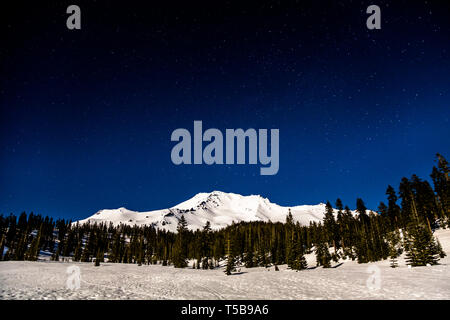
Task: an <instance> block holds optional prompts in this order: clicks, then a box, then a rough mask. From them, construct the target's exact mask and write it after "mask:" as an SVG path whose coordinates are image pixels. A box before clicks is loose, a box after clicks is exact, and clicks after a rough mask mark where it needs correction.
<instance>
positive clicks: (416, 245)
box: [406, 224, 439, 267]
mask: <svg viewBox="0 0 450 320" xmlns="http://www.w3.org/2000/svg"><path fill="white" fill-rule="evenodd" d="M407 232H408V239H407V242H408V244H407V246H406V251H407V254H406V263H407V264H408V265H411V266H413V267H416V266H426V265H428V264H430V265H435V264H437V263H438V260H439V250H438V245H437V244H436V241H435V240H434V237H433V235H432V234H431V233H430V232H429V230H428V228H426V227H424V226H420V225H416V224H412V225H410V226H409V227H408V231H407Z"/></svg>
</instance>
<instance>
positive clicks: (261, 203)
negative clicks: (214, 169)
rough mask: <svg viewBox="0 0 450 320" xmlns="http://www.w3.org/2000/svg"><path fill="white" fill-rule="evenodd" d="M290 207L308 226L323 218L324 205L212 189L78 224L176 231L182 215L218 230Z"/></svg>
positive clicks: (277, 215)
mask: <svg viewBox="0 0 450 320" xmlns="http://www.w3.org/2000/svg"><path fill="white" fill-rule="evenodd" d="M289 209H291V212H292V216H293V218H294V221H296V222H297V221H298V222H299V223H300V224H302V225H309V223H310V222H314V221H315V222H319V221H322V219H323V215H324V212H325V204H324V203H319V204H317V205H297V206H289V207H284V206H280V205H278V204H276V203H272V202H270V200H269V199H267V198H264V197H262V196H260V195H248V196H243V195H240V194H236V193H231V192H229V193H227V192H222V191H212V192H201V193H197V194H196V195H194V196H193V197H192V198H190V199H188V200H186V201H183V202H181V203H179V204H177V205H175V206H173V207H170V208H167V209H159V210H152V211H133V210H129V209H127V208H125V207H120V208H117V209H103V210H99V211H97V212H96V213H95V214H94V215H92V216H90V217H88V218H86V219H83V220H79V221H78V223H80V224H82V223H87V222H90V223H94V222H97V223H100V222H107V223H108V222H112V223H113V224H114V225H119V224H121V223H123V224H127V225H152V226H154V227H156V228H160V229H165V230H168V231H172V232H176V228H177V225H178V221H179V219H180V218H181V216H182V215H183V216H184V217H185V219H186V221H187V223H188V228H189V229H191V230H197V229H201V228H202V227H203V226H204V225H205V224H206V222H207V221H209V222H210V223H211V228H212V229H214V230H217V229H221V228H224V227H226V226H228V225H230V224H232V223H233V222H235V223H238V222H243V221H245V222H250V221H266V222H268V221H271V222H284V221H285V220H286V216H287V214H288V212H289ZM352 212H353V213H354V211H352ZM336 213H337V210H336V209H335V214H336ZM75 223H76V222H75Z"/></svg>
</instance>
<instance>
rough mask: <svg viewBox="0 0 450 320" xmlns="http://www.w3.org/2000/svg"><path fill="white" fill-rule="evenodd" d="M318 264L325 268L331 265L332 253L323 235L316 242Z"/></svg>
mask: <svg viewBox="0 0 450 320" xmlns="http://www.w3.org/2000/svg"><path fill="white" fill-rule="evenodd" d="M316 265H317V266H323V267H324V268H330V267H331V254H330V251H329V250H328V244H327V243H326V242H325V240H324V236H323V235H321V236H320V238H319V241H318V242H317V243H316Z"/></svg>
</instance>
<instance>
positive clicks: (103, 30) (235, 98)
mask: <svg viewBox="0 0 450 320" xmlns="http://www.w3.org/2000/svg"><path fill="white" fill-rule="evenodd" d="M69 4H72V3H69V2H68V3H67V4H65V3H64V2H63V1H62V2H61V3H58V4H55V3H50V1H49V4H46V5H40V6H39V7H37V8H34V10H22V7H21V5H20V3H19V4H17V5H16V8H11V10H10V11H8V16H7V17H5V18H2V19H1V22H0V23H1V28H2V30H3V31H5V30H6V32H2V33H4V34H6V36H5V40H4V41H3V44H2V47H1V49H0V58H1V59H0V68H1V69H0V70H1V78H0V107H1V109H0V147H1V148H0V213H3V214H9V213H10V212H13V213H16V214H18V213H20V212H22V211H26V212H30V211H33V212H35V213H41V214H44V215H51V216H54V217H64V218H68V219H79V218H84V217H86V216H89V215H91V214H92V213H94V212H95V211H97V210H99V209H102V208H116V207H121V206H125V207H127V208H129V209H133V210H151V209H159V208H165V207H169V206H172V205H175V204H177V203H179V202H181V201H184V200H186V199H188V198H189V197H191V196H193V195H194V194H196V193H198V192H207V191H212V190H222V191H229V192H236V193H241V194H261V195H263V196H265V197H268V198H269V199H270V200H271V201H273V202H276V203H279V204H281V205H286V206H288V205H297V204H315V203H319V202H324V201H326V200H330V201H333V202H334V200H335V199H336V198H337V197H341V198H342V199H343V201H344V203H345V204H348V205H349V206H350V207H352V208H353V207H354V206H355V199H356V197H362V198H363V199H364V200H365V201H366V204H367V206H368V207H370V208H373V209H376V207H377V205H378V203H379V201H381V200H383V201H384V200H385V195H384V193H385V190H386V187H387V185H388V184H392V185H393V186H394V187H395V188H397V187H398V183H399V181H400V179H401V178H402V177H403V176H410V175H411V174H413V173H416V174H418V175H419V176H420V177H422V178H428V176H429V173H430V172H431V168H432V166H433V164H434V162H433V161H434V155H435V154H436V152H439V153H442V154H443V155H444V156H446V157H447V158H449V157H450V153H449V151H450V148H449V147H450V123H449V118H450V104H449V103H450V91H449V89H450V81H449V80H450V23H449V21H448V17H449V13H450V10H449V8H448V7H446V6H445V5H444V4H443V3H441V4H439V2H434V3H425V2H419V1H417V2H411V1H396V4H395V5H393V4H390V5H388V3H387V2H386V1H377V4H378V5H379V6H380V7H381V11H382V29H381V30H374V31H371V30H368V29H367V28H366V25H365V21H366V18H367V16H368V15H367V14H366V13H365V10H366V8H367V6H368V5H370V4H372V3H371V2H367V3H365V2H364V1H363V2H360V1H357V2H352V1H343V2H336V1H333V2H330V3H328V4H327V2H321V3H320V4H319V3H315V4H314V2H312V1H311V2H306V4H303V5H298V4H295V3H290V2H286V3H284V6H283V7H281V6H279V5H276V4H274V3H269V2H266V3H261V2H258V4H256V3H255V4H252V3H250V2H248V3H246V4H245V5H242V4H239V2H235V3H233V4H229V3H228V4H221V5H218V6H217V4H216V6H217V7H213V6H212V4H211V3H210V4H195V3H192V4H191V3H190V4H189V6H187V4H185V5H182V4H178V3H169V4H166V6H165V7H164V6H157V5H156V4H154V5H153V6H152V7H146V8H145V7H143V5H142V4H134V3H133V2H132V1H131V2H130V3H129V4H128V5H127V6H126V7H124V6H121V5H118V4H117V5H113V4H107V2H102V1H100V2H96V3H95V4H92V3H91V2H83V1H80V2H78V4H79V5H80V7H81V10H82V29H81V30H79V31H69V30H67V28H66V26H65V25H66V22H65V19H66V17H67V16H68V15H67V14H66V13H65V9H66V7H67V5H69ZM407 4H408V5H407ZM194 120H202V121H203V126H204V128H205V129H206V128H211V127H213V128H218V129H221V130H223V131H225V129H226V128H243V129H247V128H267V129H270V128H278V129H280V170H279V172H278V174H277V175H275V176H260V175H259V168H260V165H231V166H226V165H213V166H207V165H197V166H194V165H181V166H175V165H173V164H172V162H171V160H170V151H171V149H172V147H173V146H174V144H175V143H173V142H171V141H170V135H171V133H172V131H173V130H174V129H176V128H187V129H189V130H190V131H191V132H192V130H193V121H194Z"/></svg>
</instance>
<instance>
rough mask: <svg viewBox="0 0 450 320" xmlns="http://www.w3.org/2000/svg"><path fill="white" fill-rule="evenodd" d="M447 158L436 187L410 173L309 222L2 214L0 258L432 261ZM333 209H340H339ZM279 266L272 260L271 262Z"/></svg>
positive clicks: (444, 199) (445, 202) (293, 264)
mask: <svg viewBox="0 0 450 320" xmlns="http://www.w3.org/2000/svg"><path fill="white" fill-rule="evenodd" d="M448 174H449V168H448V162H447V161H446V160H445V159H444V157H443V156H441V155H439V154H438V155H437V165H436V166H434V167H433V170H432V173H431V175H430V176H431V179H432V182H433V187H432V186H431V185H430V184H429V183H428V182H427V181H425V180H422V179H420V178H419V177H418V176H416V175H413V176H412V177H411V178H410V179H407V178H403V179H402V180H401V182H400V185H399V188H398V192H396V190H395V189H394V188H393V187H391V186H388V187H387V190H386V195H387V201H386V202H380V205H379V207H378V211H377V212H372V211H370V212H369V211H368V210H367V208H366V206H365V204H364V201H363V200H362V199H357V200H356V215H354V214H353V213H352V212H351V210H350V209H349V207H348V206H344V205H343V203H342V201H341V200H340V199H337V200H336V201H335V203H334V207H335V209H333V206H332V204H331V203H330V202H327V204H326V207H325V214H324V219H323V221H322V222H320V223H316V222H313V223H311V224H310V225H308V226H302V225H300V224H299V223H298V222H297V223H295V222H294V219H293V217H292V214H291V213H290V211H289V212H288V213H287V216H286V221H285V223H273V222H241V223H238V224H232V225H230V226H228V227H227V228H224V229H221V230H217V231H213V230H211V226H210V224H209V222H208V223H207V224H206V225H205V226H204V227H203V229H202V230H197V231H191V230H188V228H187V223H186V220H185V219H184V216H181V218H180V221H179V224H178V228H177V233H172V232H169V231H165V230H159V229H156V228H154V227H152V226H128V225H123V224H122V225H119V226H113V224H105V223H100V224H83V225H79V224H73V223H71V221H67V220H63V219H59V220H53V219H52V218H49V217H42V216H40V215H34V214H33V213H31V214H29V215H28V216H27V215H26V214H25V213H22V214H21V215H20V216H19V217H18V218H17V217H16V216H14V215H9V216H3V215H1V216H0V238H1V243H0V246H1V248H0V259H1V260H31V261H35V260H37V259H38V257H39V254H42V253H47V254H49V255H51V259H52V260H55V261H60V260H67V261H68V260H70V261H82V262H95V263H96V265H99V264H100V263H101V262H104V261H107V262H111V263H136V264H139V265H142V264H162V265H173V266H175V267H178V268H183V267H187V265H188V263H187V261H188V260H194V263H193V267H194V268H198V269H212V268H216V267H218V264H219V261H222V260H225V261H226V272H227V273H228V274H229V273H231V272H232V271H233V270H234V268H235V266H236V264H242V265H245V266H246V267H249V268H251V267H257V266H270V265H275V267H276V266H277V265H280V264H288V265H289V267H290V268H292V269H295V270H301V269H305V268H307V267H308V265H307V263H306V259H305V254H309V253H312V252H314V253H315V256H316V265H317V266H323V267H325V268H327V267H330V266H331V263H332V261H335V262H338V261H339V259H351V260H357V261H358V262H359V263H367V262H373V261H379V260H384V259H388V258H389V259H390V260H391V266H392V267H396V266H397V257H398V256H399V255H400V254H402V253H403V252H406V256H407V263H408V264H410V265H412V266H421V265H428V264H429V265H433V264H437V263H438V260H439V259H440V258H442V257H444V256H445V253H444V252H443V250H442V247H441V245H440V243H439V242H438V241H437V240H436V239H435V238H434V236H433V231H434V230H435V229H436V228H439V227H441V228H448V227H450V186H449V185H450V181H449V175H448ZM336 211H337V212H336ZM276 269H277V267H276Z"/></svg>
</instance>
